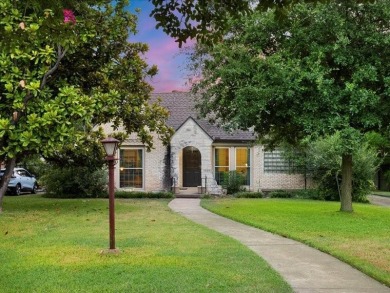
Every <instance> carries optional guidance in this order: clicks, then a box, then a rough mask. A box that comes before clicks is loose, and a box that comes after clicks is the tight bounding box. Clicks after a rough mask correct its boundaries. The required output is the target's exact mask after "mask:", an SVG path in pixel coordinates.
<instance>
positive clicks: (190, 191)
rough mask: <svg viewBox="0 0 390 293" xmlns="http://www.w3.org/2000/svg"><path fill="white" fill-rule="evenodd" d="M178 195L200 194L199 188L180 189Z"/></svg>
mask: <svg viewBox="0 0 390 293" xmlns="http://www.w3.org/2000/svg"><path fill="white" fill-rule="evenodd" d="M177 194H183V195H184V194H198V187H179V192H178V193H177Z"/></svg>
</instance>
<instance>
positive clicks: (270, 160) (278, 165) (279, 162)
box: [264, 150, 299, 173]
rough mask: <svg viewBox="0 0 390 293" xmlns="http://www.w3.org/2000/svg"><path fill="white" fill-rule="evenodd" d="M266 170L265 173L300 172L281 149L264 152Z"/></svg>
mask: <svg viewBox="0 0 390 293" xmlns="http://www.w3.org/2000/svg"><path fill="white" fill-rule="evenodd" d="M264 172H265V173H292V172H299V170H296V168H295V167H294V164H293V162H292V161H290V160H288V159H286V158H285V157H283V152H282V151H281V150H274V151H272V152H270V151H265V152H264Z"/></svg>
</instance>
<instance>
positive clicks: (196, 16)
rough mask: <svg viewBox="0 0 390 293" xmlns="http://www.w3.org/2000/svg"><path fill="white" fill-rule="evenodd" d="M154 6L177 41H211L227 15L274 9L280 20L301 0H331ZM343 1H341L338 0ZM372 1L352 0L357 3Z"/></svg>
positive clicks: (206, 0)
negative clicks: (189, 39)
mask: <svg viewBox="0 0 390 293" xmlns="http://www.w3.org/2000/svg"><path fill="white" fill-rule="evenodd" d="M149 1H151V2H152V3H153V5H154V6H155V7H154V9H153V11H152V12H151V16H153V17H154V18H155V19H156V21H157V27H162V28H163V30H164V32H166V33H167V34H168V35H170V36H171V37H173V38H175V39H176V41H177V42H178V43H179V46H181V45H182V43H183V42H184V43H185V42H186V41H187V39H188V38H191V39H196V40H197V41H199V42H202V43H207V44H212V43H214V42H216V41H218V40H220V39H221V37H222V36H223V35H224V34H225V33H226V30H227V29H228V27H229V24H228V19H229V18H235V19H237V18H239V17H240V16H243V15H249V14H251V13H253V12H255V11H263V12H264V11H268V10H269V9H272V8H273V9H274V10H273V11H274V12H275V15H276V17H277V18H278V19H279V20H281V19H283V18H284V17H285V16H286V14H287V12H288V10H289V9H290V8H291V7H292V6H293V5H295V4H297V3H300V2H306V3H326V2H329V1H331V0H239V1H238V0H149ZM338 1H339V2H342V1H343V0H338ZM374 1H375V0H355V2H356V3H365V2H374Z"/></svg>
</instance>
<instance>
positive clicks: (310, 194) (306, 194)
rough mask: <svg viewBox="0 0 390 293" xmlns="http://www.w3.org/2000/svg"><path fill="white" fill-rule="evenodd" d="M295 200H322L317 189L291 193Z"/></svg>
mask: <svg viewBox="0 0 390 293" xmlns="http://www.w3.org/2000/svg"><path fill="white" fill-rule="evenodd" d="M292 194H293V195H294V197H295V198H301V199H315V200H324V198H323V197H322V196H321V195H320V194H319V192H318V190H317V189H299V190H294V191H292Z"/></svg>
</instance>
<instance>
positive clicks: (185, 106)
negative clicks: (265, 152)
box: [152, 92, 255, 142]
mask: <svg viewBox="0 0 390 293" xmlns="http://www.w3.org/2000/svg"><path fill="white" fill-rule="evenodd" d="M157 98H160V99H161V105H162V106H163V107H165V108H167V109H168V110H169V113H170V116H169V118H168V121H167V124H168V125H169V126H171V127H172V128H174V129H175V130H177V129H179V128H180V126H181V125H182V124H183V123H184V122H185V121H186V120H187V119H188V118H189V117H191V118H192V119H194V120H195V121H196V122H197V123H198V124H199V126H200V127H201V128H202V129H203V130H204V131H205V132H206V133H207V134H208V135H209V136H210V137H211V138H212V139H213V140H214V141H216V142H217V141H221V142H223V141H253V140H255V136H254V133H253V132H251V131H242V130H235V131H232V132H227V131H225V130H224V129H222V128H221V127H218V126H216V125H213V124H211V123H209V122H208V121H207V120H206V119H203V118H199V114H198V112H197V110H196V109H195V99H194V97H193V96H192V95H191V93H188V92H172V93H154V94H152V100H156V99H157Z"/></svg>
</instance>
